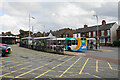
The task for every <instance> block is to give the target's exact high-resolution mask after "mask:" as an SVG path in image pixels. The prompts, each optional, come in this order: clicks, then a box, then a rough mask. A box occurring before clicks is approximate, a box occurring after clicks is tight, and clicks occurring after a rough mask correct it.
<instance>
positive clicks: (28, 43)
mask: <svg viewBox="0 0 120 80" xmlns="http://www.w3.org/2000/svg"><path fill="white" fill-rule="evenodd" d="M28 39H29V40H28V48H29V44H30V14H29V37H28Z"/></svg>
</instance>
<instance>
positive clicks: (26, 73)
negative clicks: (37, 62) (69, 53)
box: [15, 56, 66, 78]
mask: <svg viewBox="0 0 120 80" xmlns="http://www.w3.org/2000/svg"><path fill="white" fill-rule="evenodd" d="M64 57H66V56H64ZM62 58H63V57H62ZM62 58H59V59H62ZM50 63H53V62H49V63H47V64H45V65H49V64H50ZM45 65H43V66H40V67H37V68H35V69H32V70H30V71H27V72H25V73H23V74H20V75H18V76H16V77H15V78H19V77H20V76H23V75H25V74H28V73H30V72H32V71H35V70H37V69H40V68H42V67H44V66H45Z"/></svg>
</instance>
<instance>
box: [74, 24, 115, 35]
mask: <svg viewBox="0 0 120 80" xmlns="http://www.w3.org/2000/svg"><path fill="white" fill-rule="evenodd" d="M114 24H115V22H114V23H108V24H105V25H98V30H106V29H110V28H111V27H112V26H113V25H114ZM90 31H97V25H95V26H90V27H86V28H79V29H77V30H76V31H75V32H74V34H75V33H84V32H90Z"/></svg>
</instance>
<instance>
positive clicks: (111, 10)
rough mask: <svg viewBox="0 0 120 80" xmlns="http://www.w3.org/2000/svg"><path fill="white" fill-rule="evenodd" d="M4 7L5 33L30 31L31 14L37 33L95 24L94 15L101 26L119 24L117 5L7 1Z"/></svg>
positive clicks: (1, 19)
mask: <svg viewBox="0 0 120 80" xmlns="http://www.w3.org/2000/svg"><path fill="white" fill-rule="evenodd" d="M2 8H3V12H4V15H2V16H0V22H1V23H0V27H2V28H0V29H1V32H2V31H12V33H15V34H18V33H19V29H24V30H29V13H30V15H31V17H32V16H33V17H35V20H33V19H30V21H31V22H30V23H31V27H32V26H33V27H34V32H37V31H41V32H43V31H49V30H50V29H52V30H57V29H59V28H63V27H70V28H74V29H76V28H80V27H83V25H84V24H88V25H95V24H96V18H95V17H93V14H97V15H98V16H99V24H101V21H102V19H105V20H106V22H112V21H116V22H117V2H104V1H101V2H78V3H77V2H5V3H4V4H3V7H2ZM44 25H45V28H44Z"/></svg>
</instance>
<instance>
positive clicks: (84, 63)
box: [79, 58, 89, 74]
mask: <svg viewBox="0 0 120 80" xmlns="http://www.w3.org/2000/svg"><path fill="white" fill-rule="evenodd" d="M88 60H89V58H88V59H87V60H86V62H85V63H84V65H83V67H82V69H81V71H80V72H79V74H82V71H83V69H84V68H85V65H86V64H87V62H88Z"/></svg>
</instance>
